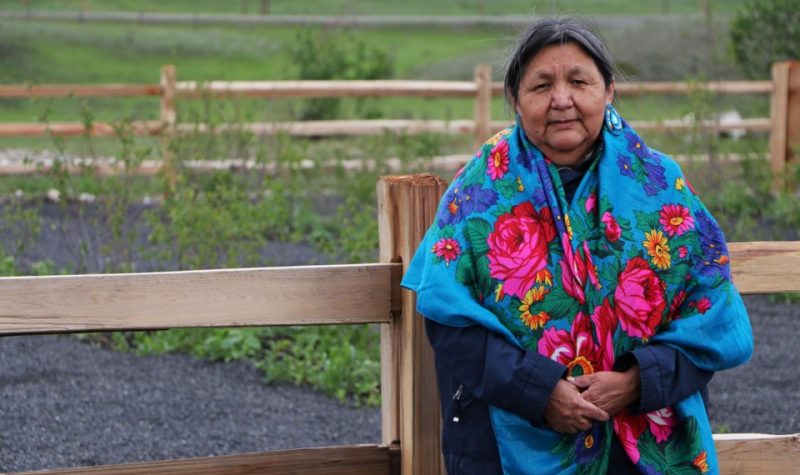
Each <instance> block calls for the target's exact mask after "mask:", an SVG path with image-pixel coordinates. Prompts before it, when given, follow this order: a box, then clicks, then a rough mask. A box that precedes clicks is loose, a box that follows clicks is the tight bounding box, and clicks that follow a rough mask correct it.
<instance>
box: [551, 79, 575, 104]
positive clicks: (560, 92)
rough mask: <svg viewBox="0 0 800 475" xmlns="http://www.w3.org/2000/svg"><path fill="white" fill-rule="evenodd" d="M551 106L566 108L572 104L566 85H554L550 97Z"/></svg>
mask: <svg viewBox="0 0 800 475" xmlns="http://www.w3.org/2000/svg"><path fill="white" fill-rule="evenodd" d="M550 101H551V107H553V108H555V109H567V108H569V107H571V106H572V94H571V91H570V90H569V88H568V87H566V86H561V85H559V86H556V87H554V88H553V95H552V96H551V98H550Z"/></svg>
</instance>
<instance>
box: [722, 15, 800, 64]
mask: <svg viewBox="0 0 800 475" xmlns="http://www.w3.org/2000/svg"><path fill="white" fill-rule="evenodd" d="M731 49H732V51H733V55H734V58H736V62H737V63H739V65H740V66H741V67H742V69H743V71H744V72H745V74H747V75H748V76H750V77H767V76H769V73H770V68H771V66H772V63H775V62H778V61H783V60H786V59H797V58H800V0H750V1H748V2H746V3H745V4H744V6H743V7H742V9H741V10H739V12H738V13H737V14H736V17H735V18H734V20H733V22H732V23H731Z"/></svg>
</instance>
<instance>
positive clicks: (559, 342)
mask: <svg viewBox="0 0 800 475" xmlns="http://www.w3.org/2000/svg"><path fill="white" fill-rule="evenodd" d="M538 350H539V354H541V355H544V356H547V357H548V358H550V359H551V360H553V361H556V362H558V363H561V364H563V365H564V366H566V367H567V374H569V375H572V376H580V375H581V374H592V373H594V372H595V371H598V370H599V366H598V362H599V359H598V352H599V349H598V348H597V345H595V343H594V340H593V339H592V324H591V321H590V320H589V318H588V317H587V316H586V314H584V313H583V312H581V313H578V315H576V316H575V321H573V322H572V330H571V331H569V332H567V331H566V330H562V329H560V328H552V327H551V328H548V329H546V330H545V331H544V334H543V335H542V338H541V339H539V346H538ZM612 350H613V349H612ZM577 368H580V369H581V371H582V372H576V369H577Z"/></svg>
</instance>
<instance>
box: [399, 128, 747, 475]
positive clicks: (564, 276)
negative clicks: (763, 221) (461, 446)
mask: <svg viewBox="0 0 800 475" xmlns="http://www.w3.org/2000/svg"><path fill="white" fill-rule="evenodd" d="M615 125H616V127H614V126H608V125H607V126H605V127H604V128H603V132H602V149H601V151H600V152H599V157H597V159H596V160H595V161H594V163H593V164H592V165H591V167H590V168H589V170H588V172H587V173H586V175H585V176H584V177H583V179H582V181H581V183H580V185H579V187H578V189H577V191H576V193H575V196H574V198H573V199H572V202H571V203H567V202H566V200H565V197H564V191H563V187H562V185H561V181H560V178H559V174H558V171H557V169H556V167H555V166H554V164H552V163H551V162H550V161H549V160H548V159H547V158H545V157H543V156H542V154H541V152H540V151H539V150H538V149H536V148H535V147H534V146H533V145H532V144H531V143H530V142H529V141H528V139H527V138H526V136H525V133H524V131H523V130H522V128H521V127H520V126H519V125H517V126H515V127H513V128H511V129H507V130H503V131H501V132H500V133H498V134H497V135H495V136H494V137H493V138H491V139H490V140H489V141H487V142H486V143H485V144H484V145H483V146H482V147H481V149H480V151H479V152H478V154H477V155H476V156H475V157H474V158H473V159H472V160H471V161H470V162H469V163H468V164H467V165H466V166H465V167H464V168H463V169H462V170H461V171H460V172H459V173H458V174H457V175H456V177H455V179H454V181H453V183H452V184H451V185H450V187H449V188H448V190H447V192H446V194H445V196H444V197H443V198H442V200H441V203H440V206H439V210H438V213H437V217H436V220H435V222H434V223H433V225H432V226H431V227H430V229H429V230H428V232H427V234H426V236H425V239H424V241H423V243H422V245H421V246H420V248H419V249H418V251H417V253H416V255H415V257H414V259H413V261H412V262H411V263H410V265H409V269H408V271H407V273H406V276H405V278H404V280H403V286H405V287H407V288H409V289H411V290H414V291H416V293H417V309H418V311H419V312H420V313H422V314H423V315H425V316H426V317H427V318H431V319H433V320H435V321H437V322H439V323H442V324H445V325H451V326H468V325H481V326H484V327H486V328H487V329H489V330H491V331H494V332H497V333H499V334H502V335H504V336H505V338H506V339H507V340H508V341H509V342H511V343H512V344H514V345H516V346H518V347H520V348H524V349H527V350H530V351H537V352H539V353H540V354H542V355H545V356H547V357H549V358H551V359H553V360H555V361H557V362H559V363H561V364H563V365H564V366H565V367H566V368H567V369H568V373H569V374H570V375H573V376H578V375H581V374H589V373H592V372H594V371H601V370H611V369H612V366H613V364H614V360H615V358H617V357H619V356H621V355H623V354H625V353H627V352H629V351H630V350H632V349H634V348H637V347H639V346H641V345H646V344H648V343H649V342H659V343H661V344H666V345H670V346H672V347H674V348H676V349H678V350H679V351H681V352H682V353H684V354H685V355H686V356H687V357H689V358H690V359H691V361H692V362H693V363H694V364H695V365H697V366H698V367H700V368H703V369H706V370H712V371H718V370H723V369H726V368H730V367H733V366H736V365H739V364H741V363H743V362H745V361H747V360H748V359H749V357H750V355H751V353H752V334H751V329H750V322H749V320H748V317H747V313H746V310H745V308H744V305H743V303H742V300H741V297H740V296H739V293H738V292H737V290H736V288H735V287H734V285H733V283H732V281H731V275H730V266H729V262H728V252H727V247H726V244H725V239H724V237H723V234H722V232H721V230H720V228H719V227H718V225H717V223H716V222H715V221H714V219H713V218H712V216H711V215H710V214H709V212H708V210H707V209H706V208H705V206H704V205H703V204H702V203H701V201H700V200H699V198H698V197H697V195H696V194H695V193H694V192H693V190H692V188H691V185H690V184H689V182H688V181H687V180H686V178H685V177H684V176H683V174H682V173H681V170H680V169H679V167H678V165H677V164H676V163H675V162H674V161H672V160H671V159H669V158H668V157H666V156H665V155H663V154H661V153H659V152H656V151H655V150H651V149H649V148H648V147H647V145H645V143H644V142H643V141H642V140H641V139H640V138H639V136H638V135H637V134H636V132H634V131H633V130H632V129H631V128H630V127H629V126H628V124H627V123H626V122H625V121H624V120H622V121H620V122H617V124H615ZM490 410H491V415H492V423H493V427H494V431H495V435H496V438H497V441H498V445H499V449H500V454H501V459H502V464H503V469H504V471H505V472H506V473H537V474H551V473H552V474H555V473H580V474H605V473H606V471H607V470H608V457H609V448H610V443H609V442H610V440H611V437H617V438H618V439H619V441H620V443H621V444H622V446H623V448H624V449H625V452H626V453H627V454H628V456H629V457H630V459H631V460H632V461H633V463H634V464H635V465H636V466H637V468H638V469H639V470H640V471H641V472H642V473H646V474H661V473H681V474H690V473H717V470H718V469H717V461H716V454H715V451H714V443H713V440H712V438H711V428H710V424H709V421H708V417H707V414H706V411H705V407H704V404H703V401H702V398H701V397H700V395H699V393H697V394H694V395H693V396H690V397H689V398H687V399H685V400H683V401H681V402H680V403H678V404H676V405H675V406H674V407H665V408H662V409H661V410H659V411H654V412H651V413H648V414H642V415H636V414H631V413H629V412H627V411H626V410H624V411H622V412H621V413H619V414H617V415H616V416H614V417H612V419H611V420H610V421H608V422H605V423H595V424H594V426H593V428H592V429H591V430H590V431H586V432H583V433H579V434H577V435H564V434H559V433H556V432H555V431H553V430H551V429H549V428H547V427H534V426H533V425H531V424H530V423H529V422H528V421H527V420H524V419H522V418H521V417H519V416H517V415H515V414H512V413H510V412H507V411H504V410H501V409H499V408H496V407H491V406H490Z"/></svg>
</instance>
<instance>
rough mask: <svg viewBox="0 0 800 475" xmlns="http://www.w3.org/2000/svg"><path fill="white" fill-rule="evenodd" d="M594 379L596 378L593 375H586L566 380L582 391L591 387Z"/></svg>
mask: <svg viewBox="0 0 800 475" xmlns="http://www.w3.org/2000/svg"><path fill="white" fill-rule="evenodd" d="M595 379H596V378H595V376H594V374H587V375H583V376H578V377H577V378H573V377H569V378H567V381H569V382H570V383H572V384H573V385H574V386H575V387H577V388H578V389H581V390H583V389H586V388H588V387H589V386H591V385H592V384H593V383H594V381H595Z"/></svg>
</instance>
